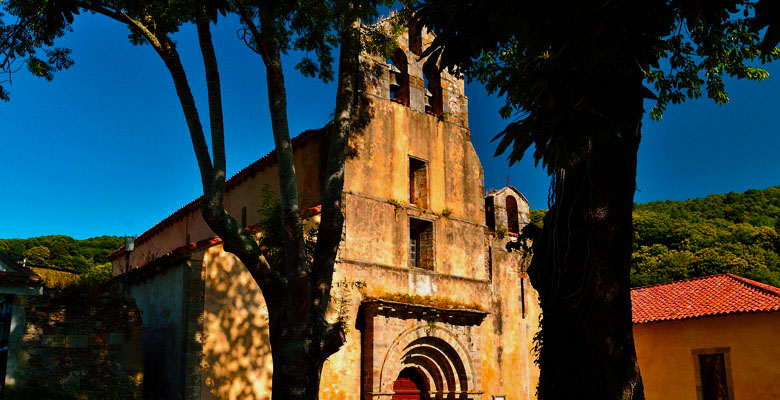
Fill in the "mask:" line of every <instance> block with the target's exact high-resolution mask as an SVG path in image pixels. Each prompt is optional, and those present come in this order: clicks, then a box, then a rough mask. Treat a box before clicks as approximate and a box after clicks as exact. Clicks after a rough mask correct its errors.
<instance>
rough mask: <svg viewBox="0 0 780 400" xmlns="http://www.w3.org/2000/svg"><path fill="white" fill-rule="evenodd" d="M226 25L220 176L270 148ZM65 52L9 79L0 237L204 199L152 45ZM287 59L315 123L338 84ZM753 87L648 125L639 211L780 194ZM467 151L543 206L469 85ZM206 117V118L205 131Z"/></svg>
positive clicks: (766, 108)
mask: <svg viewBox="0 0 780 400" xmlns="http://www.w3.org/2000/svg"><path fill="white" fill-rule="evenodd" d="M236 30H237V26H236V24H235V21H234V20H230V19H228V20H221V21H220V23H219V25H218V27H217V28H215V31H214V37H215V42H216V51H217V56H218V58H219V60H220V72H221V75H222V78H223V80H222V89H223V97H224V103H225V107H224V109H225V128H226V132H227V137H226V146H227V156H228V170H229V171H228V173H229V174H232V173H235V172H236V171H238V170H239V169H240V168H242V167H243V166H245V165H246V164H249V163H250V162H252V161H254V160H255V159H257V158H259V157H260V156H262V155H264V154H266V153H268V152H269V151H271V150H272V145H273V141H272V138H271V133H270V118H269V113H268V104H267V95H266V87H265V82H264V79H265V71H264V68H263V66H262V62H261V60H260V58H259V56H257V55H255V54H254V53H252V52H250V51H249V50H248V49H247V48H246V47H245V46H244V45H243V43H241V42H240V41H239V40H237V39H236ZM176 39H177V41H178V45H179V50H180V53H181V55H182V58H183V62H184V64H185V67H186V68H187V69H188V71H189V78H190V83H191V86H193V90H194V91H195V96H196V99H197V100H198V101H199V102H200V103H201V104H202V105H204V104H203V103H204V101H205V88H204V85H203V81H202V76H203V68H202V61H201V59H200V54H199V52H198V49H197V42H196V40H195V39H196V38H195V33H194V30H193V29H191V28H186V27H185V29H183V30H182V32H180V33H179V34H177V36H176ZM60 45H61V46H65V47H71V48H73V58H74V59H75V61H76V64H75V65H74V66H73V67H72V68H71V69H69V70H67V71H64V72H60V73H58V74H56V76H55V79H54V81H52V82H46V81H44V80H42V79H36V78H33V77H31V76H30V75H29V74H28V73H27V72H26V71H20V72H19V73H17V74H15V75H14V76H13V84H12V85H11V86H10V91H11V97H12V98H11V102H10V103H0V121H2V125H0V127H1V128H0V129H1V130H0V138H2V143H3V147H2V153H1V154H2V156H0V170H2V171H4V174H3V175H2V176H0V182H1V183H0V185H1V186H2V188H3V189H2V191H0V193H2V195H0V221H2V222H0V237H2V238H11V237H22V238H24V237H32V236H40V235H47V234H65V235H70V236H73V237H76V238H87V237H92V236H98V235H104V234H111V235H138V234H140V233H142V232H143V231H145V230H146V229H147V228H149V227H150V226H151V225H153V224H155V223H156V222H158V221H159V220H161V219H163V218H165V217H166V216H167V215H169V214H170V213H171V212H173V211H175V210H176V209H178V208H179V207H180V206H182V205H184V204H185V203H187V202H189V201H190V200H192V199H194V198H195V197H197V196H198V195H199V194H200V180H199V176H198V170H197V166H196V162H195V157H194V154H193V151H192V148H191V144H190V141H189V134H188V131H187V129H186V125H185V122H184V117H183V115H182V112H181V108H180V106H179V103H178V100H177V98H176V96H175V93H174V90H173V84H172V82H171V79H170V77H169V76H168V75H167V73H166V71H165V69H164V66H163V64H162V62H161V61H160V60H159V58H158V57H157V55H156V54H155V53H154V51H153V50H152V49H151V48H150V47H148V46H140V47H138V46H131V45H130V44H129V42H128V40H127V30H126V28H125V27H123V26H122V25H120V24H118V23H114V22H112V21H108V20H105V19H104V18H102V17H98V16H90V15H87V16H81V17H79V18H78V19H77V20H76V24H75V26H74V32H72V33H69V34H68V35H66V36H65V37H64V38H63V39H62V40H61V42H60ZM294 59H295V56H294V55H293V56H291V57H288V58H286V59H285V60H284V61H285V62H286V64H285V67H286V69H287V74H286V83H287V93H288V112H289V118H290V131H291V133H293V134H297V133H299V132H301V131H303V130H305V129H309V128H317V127H321V126H322V125H324V124H325V123H326V122H327V121H328V120H329V119H330V116H331V114H332V112H333V101H334V96H335V86H334V85H333V84H332V83H331V84H323V83H322V82H320V81H317V80H315V79H309V78H303V77H301V76H300V75H299V74H298V73H297V72H295V71H294V70H293V68H292V66H293V64H294ZM768 69H769V71H770V74H771V77H770V79H769V80H767V81H765V82H762V83H754V82H741V81H729V82H728V83H727V89H728V90H729V93H730V97H731V100H732V101H731V103H730V104H729V105H727V106H724V107H718V106H716V105H714V104H713V103H712V102H711V101H709V100H708V99H701V100H699V101H694V102H689V103H687V104H684V105H681V106H674V107H671V108H670V110H669V111H667V113H666V115H665V116H664V119H663V120H662V121H661V122H652V121H649V120H646V121H645V124H644V128H643V140H642V145H641V147H640V151H639V169H638V176H637V186H638V191H637V193H636V198H635V200H636V201H637V202H646V201H653V200H666V199H670V200H684V199H687V198H691V197H700V196H705V195H707V194H711V193H723V192H728V191H738V192H739V191H745V190H747V189H749V188H754V189H761V188H765V187H768V186H775V185H780V177H779V174H778V167H777V165H778V163H777V160H778V159H780V135H778V134H777V130H778V127H777V115H778V107H780V65H779V64H775V65H771V66H769V68H768ZM466 94H467V96H468V97H469V113H470V126H471V131H472V141H473V143H474V147H475V148H476V150H477V153H478V155H479V157H480V159H481V160H482V163H483V165H484V169H485V185H486V187H487V188H498V187H502V186H504V185H505V183H506V176H507V175H509V176H510V179H511V184H512V185H514V186H515V187H517V188H518V189H519V190H520V191H522V192H523V193H524V194H525V195H526V197H527V198H528V199H529V201H530V202H531V207H532V208H546V207H547V190H548V185H549V178H548V177H547V175H546V173H545V172H544V171H543V170H542V169H540V168H535V167H534V165H533V161H532V160H531V159H530V158H528V159H524V160H523V161H522V162H520V163H518V164H516V165H514V166H512V167H511V168H510V167H509V166H508V163H507V161H506V159H505V157H503V156H500V157H498V158H494V157H493V152H494V149H495V144H494V143H491V142H490V139H491V138H492V137H493V136H495V134H496V133H497V132H499V131H500V130H501V129H502V128H503V127H504V126H505V125H506V122H507V121H504V120H501V118H500V117H499V116H498V111H497V110H498V108H499V107H500V106H501V105H502V102H501V100H500V99H497V98H495V97H490V96H487V93H486V92H485V90H484V88H482V87H481V86H480V85H479V84H467V87H466ZM206 113H207V110H206V109H205V108H202V109H201V117H202V119H203V120H204V124H205V125H206V126H208V125H207V121H206V118H207V115H206Z"/></svg>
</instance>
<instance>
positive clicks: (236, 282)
mask: <svg viewBox="0 0 780 400" xmlns="http://www.w3.org/2000/svg"><path fill="white" fill-rule="evenodd" d="M221 250H222V246H215V247H214V248H212V249H211V250H209V251H208V252H207V254H206V257H205V259H204V264H205V266H206V276H205V279H206V294H205V299H204V301H205V303H204V321H203V327H204V333H205V340H204V343H203V355H204V358H203V379H204V381H203V392H202V398H203V399H230V400H234V399H247V400H254V399H257V400H260V399H270V398H271V377H272V374H273V366H272V361H271V347H270V345H269V337H268V310H267V308H266V306H265V301H264V299H263V296H262V294H261V292H260V289H259V288H258V287H257V283H255V281H254V279H252V276H251V275H250V274H249V272H248V271H247V270H246V268H245V267H244V266H243V264H241V262H240V261H238V259H237V258H235V257H234V256H232V255H230V254H227V253H224V252H222V251H221Z"/></svg>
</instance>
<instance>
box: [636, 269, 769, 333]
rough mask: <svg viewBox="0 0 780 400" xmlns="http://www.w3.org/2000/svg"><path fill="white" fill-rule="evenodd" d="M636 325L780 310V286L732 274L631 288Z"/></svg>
mask: <svg viewBox="0 0 780 400" xmlns="http://www.w3.org/2000/svg"><path fill="white" fill-rule="evenodd" d="M631 303H632V307H631V310H632V314H633V318H632V319H633V321H634V323H635V324H641V323H646V322H656V321H671V320H680V319H687V318H697V317H704V316H714V315H725V314H734V313H745V312H769V311H780V289H779V288H776V287H774V286H770V285H766V284H763V283H760V282H756V281H753V280H750V279H747V278H743V277H741V276H737V275H733V274H720V275H710V276H705V277H702V278H696V279H689V280H684V281H677V282H671V283H665V284H660V285H653V286H644V287H639V288H634V289H631Z"/></svg>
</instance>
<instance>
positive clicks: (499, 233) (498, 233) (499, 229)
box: [494, 225, 509, 239]
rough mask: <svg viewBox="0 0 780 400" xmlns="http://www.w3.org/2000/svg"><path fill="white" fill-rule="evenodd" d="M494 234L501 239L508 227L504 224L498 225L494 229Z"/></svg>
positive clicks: (507, 231)
mask: <svg viewBox="0 0 780 400" xmlns="http://www.w3.org/2000/svg"><path fill="white" fill-rule="evenodd" d="M494 232H495V234H496V237H497V238H499V239H503V238H504V237H505V236H506V234H507V233H509V229H507V227H505V226H504V225H499V226H497V227H496V230H495V231H494Z"/></svg>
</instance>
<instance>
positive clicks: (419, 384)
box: [392, 368, 431, 400]
mask: <svg viewBox="0 0 780 400" xmlns="http://www.w3.org/2000/svg"><path fill="white" fill-rule="evenodd" d="M429 390H430V385H429V384H428V379H427V378H426V377H425V376H424V375H423V374H422V373H420V371H419V370H418V369H417V368H404V369H403V370H401V373H399V374H398V378H397V379H396V380H395V382H393V397H392V400H429V399H430V398H431V397H430V394H429Z"/></svg>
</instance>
